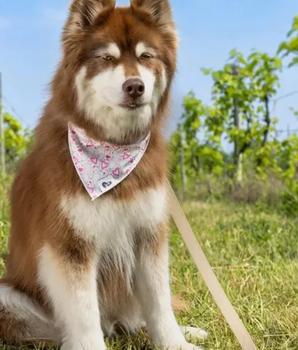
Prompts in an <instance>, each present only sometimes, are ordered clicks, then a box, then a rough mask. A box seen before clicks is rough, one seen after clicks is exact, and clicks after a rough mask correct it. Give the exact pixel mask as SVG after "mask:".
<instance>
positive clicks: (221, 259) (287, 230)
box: [0, 197, 298, 350]
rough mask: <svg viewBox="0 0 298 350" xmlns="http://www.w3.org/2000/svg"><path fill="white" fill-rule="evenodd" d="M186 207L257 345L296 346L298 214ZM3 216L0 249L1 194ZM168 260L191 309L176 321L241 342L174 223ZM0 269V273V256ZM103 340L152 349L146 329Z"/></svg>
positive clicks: (225, 347)
mask: <svg viewBox="0 0 298 350" xmlns="http://www.w3.org/2000/svg"><path fill="white" fill-rule="evenodd" d="M2 198H3V197H2ZM0 204H1V203H0ZM184 209H185V211H186V213H187V216H188V218H189V220H190V223H191V225H192V227H193V229H194V231H195V233H196V235H197V238H198V240H199V241H200V243H201V244H202V246H203V249H204V251H205V253H206V255H207V257H208V259H209V261H210V263H211V265H212V266H213V268H214V271H215V272H216V275H217V276H218V278H219V280H220V282H221V284H222V285H223V287H224V289H225V291H226V293H227V295H228V296H229V298H230V300H231V301H232V303H233V305H234V306H235V308H236V310H237V312H238V313H239V314H240V316H241V318H242V320H243V321H244V323H245V325H246V326H247V328H248V330H249V332H250V333H251V335H252V337H253V338H254V340H255V342H256V345H257V348H258V349H259V350H261V349H266V350H286V349H287V350H297V349H298V283H297V282H298V239H297V238H298V225H297V224H298V221H297V220H296V219H287V218H285V217H282V216H279V215H276V214H272V213H271V214H270V213H266V212H264V211H262V210H260V209H258V208H254V207H251V206H248V205H239V204H223V203H215V204H206V203H191V204H185V205H184ZM0 223H1V242H0V249H1V251H2V252H5V250H6V246H7V234H8V229H9V223H8V219H7V203H6V201H5V203H4V205H3V201H2V206H1V207H0ZM2 252H1V253H2ZM171 264H172V267H171V280H172V290H173V293H178V294H180V296H182V297H183V298H184V299H185V300H187V301H188V302H189V307H188V309H187V310H185V311H183V312H182V313H180V314H178V315H177V317H178V319H179V322H180V323H181V324H183V325H190V326H198V327H201V328H203V329H205V330H206V331H208V332H209V337H208V338H207V340H204V341H201V342H199V343H198V344H199V345H200V346H202V347H203V348H204V349H205V350H215V349H220V350H238V349H240V346H239V344H238V343H237V340H236V339H235V337H234V336H233V334H232V332H231V331H230V329H229V327H228V325H227V324H226V322H225V320H224V319H223V317H222V316H221V314H220V312H219V310H218V308H217V307H216V305H215V303H214V302H213V300H212V298H211V296H210V293H209V292H208V290H207V288H206V286H205V285H204V282H203V281H202V279H201V276H200V275H199V273H198V272H197V270H196V268H195V266H194V264H193V263H192V261H191V259H190V257H189V254H188V252H187V250H186V248H185V246H184V244H183V242H182V239H181V237H180V235H179V233H178V232H177V231H176V230H175V229H174V230H173V235H172V238H171ZM0 268H1V271H2V272H3V270H4V264H3V261H1V262H0ZM107 344H108V346H109V348H111V349H147V348H149V346H148V345H147V344H148V340H147V337H146V336H145V335H144V334H140V335H139V336H137V337H135V338H128V337H122V338H120V337H119V338H117V339H113V340H109V341H108V342H107ZM0 348H1V349H16V348H13V347H10V348H9V347H5V346H4V345H3V346H0ZM20 349H27V348H26V347H21V348H20Z"/></svg>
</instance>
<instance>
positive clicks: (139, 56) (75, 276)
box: [0, 0, 195, 350]
mask: <svg viewBox="0 0 298 350" xmlns="http://www.w3.org/2000/svg"><path fill="white" fill-rule="evenodd" d="M176 51H177V37H176V32H175V25H174V23H173V20H172V15H171V8H170V5H169V2H168V0H131V6H130V7H122V8H116V7H115V3H114V1H113V0H74V1H73V2H72V4H71V5H70V10H69V18H68V20H67V23H66V25H65V28H64V31H63V35H62V52H63V55H62V60H61V63H60V65H59V67H58V70H57V73H56V75H55V77H54V79H53V82H52V89H51V91H52V94H51V99H50V100H49V102H48V104H47V106H46V107H45V110H44V114H43V116H42V118H41V120H40V122H39V124H38V126H37V129H36V133H35V140H36V142H35V145H34V147H33V150H32V151H31V153H30V154H29V156H28V157H27V159H26V160H25V161H24V162H23V164H22V166H21V168H20V170H19V172H18V173H17V176H16V178H15V181H14V184H13V188H12V197H11V204H12V214H11V220H12V226H11V235H10V242H9V256H8V259H7V272H6V277H5V280H2V281H1V283H0V337H1V338H3V339H5V341H7V342H9V343H17V344H20V343H25V342H35V343H37V342H39V341H53V342H56V343H59V344H62V349H63V350H83V349H84V350H99V349H105V344H104V334H105V333H106V334H111V333H113V331H114V326H115V325H116V324H118V323H119V324H121V325H122V327H124V328H125V329H126V330H127V331H128V332H136V331H137V330H138V329H139V328H140V327H142V326H146V328H147V329H148V333H149V335H150V337H151V339H152V342H153V343H154V344H155V345H157V346H164V347H167V348H170V349H173V350H174V349H180V348H181V349H182V350H186V349H193V348H195V346H194V345H192V344H190V343H188V342H187V341H186V340H185V338H184V335H183V332H181V330H180V329H179V326H178V325H177V322H176V320H175V317H174V313H173V311H172V306H171V293H170V287H169V272H168V240H167V233H168V230H167V221H168V214H167V193H166V176H167V169H166V151H165V142H164V139H163V136H162V133H161V127H162V123H163V120H164V118H165V116H166V114H167V105H168V101H169V94H170V88H171V83H172V79H173V76H174V73H175V69H176ZM136 78H137V79H138V82H140V84H141V86H143V87H142V88H141V90H139V91H138V92H137V95H134V93H131V92H132V90H131V89H132V88H131V87H129V89H128V90H127V91H126V90H125V89H124V84H125V83H126V82H127V81H129V83H131V80H130V79H136ZM69 123H72V124H74V125H75V126H77V127H80V128H82V129H84V130H85V132H86V133H87V135H88V136H90V137H91V138H93V139H95V140H98V141H100V140H105V141H108V142H113V143H117V144H121V145H123V144H129V143H133V142H136V141H138V140H139V139H140V138H142V137H144V136H146V135H147V134H148V132H149V131H150V132H151V140H150V144H149V146H148V149H147V151H146V153H145V155H144V157H143V158H142V160H141V162H140V163H139V165H138V166H137V168H136V169H135V170H134V171H133V173H132V174H131V175H129V177H127V178H126V179H125V180H124V181H123V182H121V183H120V184H119V185H118V186H116V187H115V188H113V189H112V190H110V191H109V192H108V193H107V194H105V195H103V196H102V197H100V198H98V199H97V200H95V201H93V202H91V200H90V198H89V196H88V194H87V192H86V190H85V188H84V186H83V185H82V183H81V181H80V179H79V177H78V175H77V173H76V171H75V168H74V166H73V164H72V160H71V157H70V152H69V147H68V139H67V135H68V124H69Z"/></svg>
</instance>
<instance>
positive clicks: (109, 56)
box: [101, 55, 114, 61]
mask: <svg viewBox="0 0 298 350" xmlns="http://www.w3.org/2000/svg"><path fill="white" fill-rule="evenodd" d="M101 58H102V59H104V60H105V61H113V59H114V57H113V56H111V55H103V56H101Z"/></svg>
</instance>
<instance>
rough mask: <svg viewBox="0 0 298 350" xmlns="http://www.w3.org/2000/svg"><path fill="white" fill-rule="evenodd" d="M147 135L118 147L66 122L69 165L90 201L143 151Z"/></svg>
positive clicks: (116, 181)
mask: <svg viewBox="0 0 298 350" xmlns="http://www.w3.org/2000/svg"><path fill="white" fill-rule="evenodd" d="M149 140H150V134H149V135H148V136H147V137H146V138H145V139H144V140H142V141H140V142H139V143H136V144H132V145H127V146H119V145H113V144H110V143H108V142H105V141H102V142H98V141H95V140H93V139H90V138H89V137H88V136H87V135H86V133H85V132H84V130H82V129H80V128H77V127H75V126H74V125H71V124H69V126H68V142H69V149H70V154H71V158H72V161H73V164H74V166H75V168H76V171H77V173H78V175H79V177H80V179H81V181H82V183H83V185H84V186H85V188H86V190H87V192H88V193H89V195H90V197H91V199H92V200H95V199H96V198H98V197H100V196H101V195H102V194H104V193H106V192H108V191H109V190H111V189H112V188H113V187H115V186H116V185H118V184H119V183H120V182H121V181H123V180H124V179H125V178H126V177H127V176H128V175H129V174H130V173H131V172H132V171H133V170H134V169H135V167H136V166H137V165H138V163H139V162H140V160H141V159H142V157H143V155H144V154H145V152H146V149H147V147H148V144H149Z"/></svg>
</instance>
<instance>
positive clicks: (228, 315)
mask: <svg viewBox="0 0 298 350" xmlns="http://www.w3.org/2000/svg"><path fill="white" fill-rule="evenodd" d="M170 205H171V215H172V217H173V219H174V221H175V223H176V225H177V227H178V230H179V231H180V233H181V235H182V238H183V240H184V242H185V244H186V246H187V248H188V250H189V252H190V254H191V256H192V258H193V260H194V262H195V264H196V266H197V268H198V270H199V271H200V273H201V275H202V277H203V279H204V281H205V283H206V285H207V287H208V288H209V290H210V293H211V294H212V296H213V298H214V300H215V302H216V304H217V305H218V307H219V309H220V310H221V312H222V314H223V315H224V317H225V319H226V321H227V322H228V324H229V325H230V327H231V329H232V331H233V332H234V334H235V336H236V338H237V339H238V341H239V343H240V344H241V347H242V349H243V350H256V346H255V344H254V342H253V340H252V338H251V337H250V335H249V333H248V331H247V329H246V328H245V326H244V324H243V323H242V321H241V320H240V318H239V316H238V314H237V313H236V311H235V309H234V308H233V306H232V304H231V303H230V301H229V299H228V297H227V296H226V294H225V292H224V290H223V289H222V287H221V285H220V283H219V281H218V279H217V278H216V276H215V274H214V272H213V270H212V268H211V266H210V264H209V262H208V260H207V258H206V256H205V254H204V252H203V250H202V248H201V246H200V244H199V242H198V241H197V239H196V237H195V235H194V233H193V231H192V229H191V227H190V224H189V222H188V220H187V218H186V216H185V214H184V211H183V209H182V208H181V206H180V203H179V201H178V199H177V197H176V195H175V193H174V191H173V189H172V187H171V186H170Z"/></svg>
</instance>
